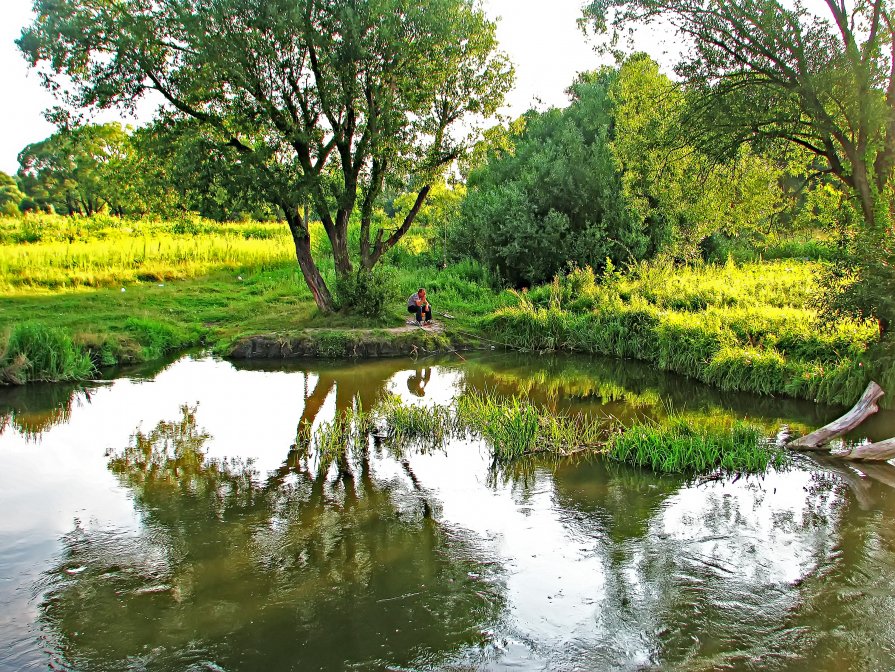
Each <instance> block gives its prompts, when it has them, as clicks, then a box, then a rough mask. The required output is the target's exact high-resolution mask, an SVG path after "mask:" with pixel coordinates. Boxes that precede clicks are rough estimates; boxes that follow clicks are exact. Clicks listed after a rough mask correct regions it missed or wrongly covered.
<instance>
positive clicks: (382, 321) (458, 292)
mask: <svg viewBox="0 0 895 672" xmlns="http://www.w3.org/2000/svg"><path fill="white" fill-rule="evenodd" d="M313 233H314V236H313V244H314V247H315V249H316V250H317V257H318V259H319V261H320V268H321V271H322V273H323V275H324V277H325V279H326V280H327V283H328V284H329V285H330V286H331V287H333V288H335V273H334V270H333V266H332V260H331V256H330V255H329V250H328V245H327V241H326V239H325V236H324V235H323V234H322V231H320V230H318V229H317V228H315V229H314V231H313ZM427 249H428V248H427V243H426V242H425V239H423V238H421V237H419V236H409V237H407V238H406V239H405V241H403V244H402V245H400V246H399V247H397V248H396V249H394V250H393V251H392V253H391V254H390V258H389V260H388V263H389V265H390V266H391V276H392V278H391V279H392V283H393V286H392V289H393V292H394V298H393V301H392V306H391V308H390V309H389V310H388V311H387V312H386V314H384V315H382V316H380V317H378V318H369V317H364V316H358V315H345V314H336V315H322V314H320V313H319V312H318V311H317V308H316V306H315V304H314V302H313V300H312V297H311V294H310V291H309V290H308V288H307V285H306V284H305V282H304V279H303V278H302V275H301V273H300V271H299V269H298V267H297V264H296V262H295V259H294V250H293V248H292V242H291V238H290V236H289V232H288V229H287V228H286V226H285V225H284V224H278V223H256V222H250V223H244V224H242V223H235V224H218V223H216V222H208V221H204V220H200V219H196V218H188V219H184V220H181V221H173V222H164V221H158V220H152V219H149V220H138V221H129V220H120V219H117V218H113V217H107V216H103V215H99V216H95V217H91V218H77V217H76V218H69V217H61V216H50V215H36V216H29V217H25V218H7V219H2V218H0V374H2V378H0V380H2V381H5V382H24V381H29V380H69V379H79V378H81V379H83V378H84V377H89V375H92V372H93V367H87V368H85V367H84V366H81V365H80V364H79V365H77V366H74V365H73V366H71V367H66V370H64V371H60V370H58V369H57V368H51V369H44V368H42V366H41V361H42V360H46V359H47V358H56V359H60V358H64V357H65V356H66V355H65V353H66V352H67V351H68V350H69V349H71V350H72V351H73V352H75V353H78V354H79V356H81V357H82V358H83V357H87V358H89V361H90V363H92V365H93V366H94V367H102V366H112V365H115V364H124V363H135V362H143V361H151V360H154V359H157V358H159V357H161V356H163V355H165V354H166V353H170V352H175V351H178V350H182V349H184V348H187V347H191V346H197V345H204V346H207V347H213V348H215V349H216V350H218V351H219V352H222V353H227V352H228V351H229V348H230V347H231V346H232V344H234V343H237V342H238V341H240V340H241V339H243V338H245V337H250V336H255V335H259V334H263V335H269V336H271V337H273V338H275V339H278V340H281V341H284V342H286V341H292V342H303V343H308V342H311V344H312V345H313V346H314V347H313V348H308V350H309V352H313V353H314V354H315V355H318V356H334V357H341V356H346V355H351V354H352V353H354V352H355V351H357V350H358V347H359V346H363V345H364V344H367V342H368V341H369V344H372V345H377V344H382V343H384V342H386V341H388V340H389V339H390V338H392V336H391V335H390V334H389V333H388V332H386V331H384V330H386V329H388V328H390V327H398V326H402V325H404V323H405V320H406V317H407V314H406V312H404V300H405V297H406V296H409V295H410V294H411V293H412V292H413V291H415V290H416V288H417V287H419V286H420V285H425V286H427V287H429V288H430V292H431V293H432V294H433V300H434V301H437V303H436V304H435V305H436V309H438V310H441V311H448V312H452V313H456V314H457V315H458V316H459V318H460V319H458V320H457V322H456V323H457V325H458V328H459V329H460V330H461V331H466V332H467V333H468V332H469V330H471V329H473V328H474V322H475V319H476V316H481V315H484V314H486V313H488V312H490V311H493V310H495V309H497V308H499V307H500V306H502V305H505V304H507V303H508V301H509V298H510V297H509V296H508V295H504V296H501V295H499V294H495V293H494V292H493V291H492V290H491V289H490V287H489V285H488V283H487V278H486V274H485V273H484V271H483V270H482V269H481V267H479V266H477V265H476V264H457V265H453V266H451V267H449V268H448V269H438V268H436V267H435V263H434V260H433V259H432V258H430V257H429V256H427V255H426V254H425V253H424V254H419V253H418V252H419V250H423V251H424V252H425V250H427ZM434 297H437V299H435V298H434ZM25 323H28V324H32V325H33V328H34V329H38V330H43V331H44V332H46V333H48V334H49V333H51V332H52V333H53V334H58V333H61V334H63V335H64V336H65V337H66V338H67V339H68V342H67V343H66V344H65V345H64V347H63V346H60V342H59V340H58V338H55V337H54V338H43V339H42V342H43V343H45V344H46V345H47V347H50V348H51V349H50V350H48V352H47V353H44V354H45V355H46V357H43V358H41V357H34V356H32V355H34V354H35V353H34V352H33V351H29V353H30V354H29V353H25V352H24V351H22V349H21V348H20V347H19V346H18V345H17V342H18V340H19V337H18V336H17V335H16V331H17V329H18V328H19V325H22V324H25ZM461 325H462V326H461ZM346 329H358V330H364V331H365V332H367V331H368V332H370V333H369V334H368V336H369V338H367V335H360V334H357V333H353V334H352V333H344V332H345V330H346ZM458 338H460V336H459V335H458ZM406 339H407V335H406V334H405V335H397V334H396V335H394V337H393V340H395V344H394V345H395V346H396V347H398V346H401V345H402V344H403V341H404V340H406ZM57 346H59V347H57ZM380 349H382V348H380ZM385 350H388V348H385ZM23 355H24V357H26V358H27V359H25V358H23ZM73 361H74V360H72V362H73ZM88 372H89V373H88Z"/></svg>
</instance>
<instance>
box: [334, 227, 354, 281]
mask: <svg viewBox="0 0 895 672" xmlns="http://www.w3.org/2000/svg"><path fill="white" fill-rule="evenodd" d="M350 218H351V213H350V211H348V212H346V211H343V210H340V211H339V212H338V214H337V215H336V225H335V227H334V228H333V231H332V233H331V234H330V236H329V242H330V243H331V244H332V248H333V261H334V262H335V265H336V277H338V278H339V279H342V278H346V277H348V276H349V275H351V271H352V270H353V269H352V267H351V256H350V255H349V254H348V222H349V220H350Z"/></svg>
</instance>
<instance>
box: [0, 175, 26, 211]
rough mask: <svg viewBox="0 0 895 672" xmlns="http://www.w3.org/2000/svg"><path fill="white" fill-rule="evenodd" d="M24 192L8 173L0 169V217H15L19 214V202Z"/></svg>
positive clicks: (23, 197)
mask: <svg viewBox="0 0 895 672" xmlns="http://www.w3.org/2000/svg"><path fill="white" fill-rule="evenodd" d="M24 199H25V194H23V193H22V192H21V190H20V189H19V185H18V183H17V182H16V181H15V180H14V179H13V178H12V177H10V176H9V175H7V174H6V173H4V172H3V171H0V217H15V216H17V215H18V214H19V212H20V210H19V204H20V203H21V202H22V201H23V200H24Z"/></svg>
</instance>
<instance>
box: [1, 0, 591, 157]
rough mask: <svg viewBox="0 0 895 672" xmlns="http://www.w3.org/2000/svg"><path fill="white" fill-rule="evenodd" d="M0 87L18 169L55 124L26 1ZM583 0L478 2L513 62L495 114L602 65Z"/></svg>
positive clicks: (8, 27) (9, 41)
mask: <svg viewBox="0 0 895 672" xmlns="http://www.w3.org/2000/svg"><path fill="white" fill-rule="evenodd" d="M0 3H2V6H0V91H3V92H4V94H5V95H4V98H5V99H6V100H7V101H8V102H7V104H6V105H5V106H3V108H2V110H3V112H2V116H3V123H2V124H0V170H2V171H4V172H6V173H9V174H13V173H15V172H16V170H18V160H17V158H16V157H17V156H18V153H19V152H20V151H21V150H22V149H23V148H24V147H25V146H26V145H28V144H30V143H32V142H36V141H38V140H42V139H44V138H46V137H47V136H48V135H50V134H51V133H52V132H53V130H54V127H53V126H52V125H51V124H50V123H48V122H47V121H46V120H45V119H44V118H43V114H42V113H43V111H44V110H45V109H47V108H49V107H52V106H53V105H54V104H55V101H54V99H53V96H51V95H50V94H49V93H48V92H47V91H45V90H44V89H43V88H42V87H41V85H40V80H39V79H38V77H37V74H36V73H35V72H29V69H28V66H27V64H26V63H25V60H24V59H23V58H22V56H21V54H20V53H19V50H18V48H17V47H16V46H15V44H14V41H15V39H16V38H18V36H19V34H20V33H21V29H22V27H24V26H25V25H27V24H29V23H30V22H31V20H32V17H33V14H32V12H31V4H32V0H0ZM582 4H583V0H551V1H550V2H549V3H545V2H543V0H484V2H483V5H484V8H485V11H486V12H487V13H488V15H489V16H490V17H491V18H493V19H498V18H499V21H498V24H497V37H498V40H499V41H500V45H501V49H502V50H503V51H504V52H506V53H507V54H509V56H510V58H511V59H512V61H513V62H514V63H515V65H516V85H515V87H514V89H513V90H512V91H511V92H510V93H509V94H508V95H507V105H506V107H505V108H504V109H503V110H502V112H503V113H504V114H506V115H509V116H513V117H515V116H518V115H519V114H522V113H523V112H524V111H525V110H527V109H529V108H530V107H538V108H543V107H551V106H564V105H565V104H567V102H568V99H567V97H566V94H565V89H566V88H567V87H568V86H569V84H570V83H571V82H572V80H573V79H574V78H575V75H576V74H577V73H578V72H581V71H584V70H592V69H594V68H597V67H599V66H600V65H601V64H602V63H605V62H606V60H605V58H602V57H600V56H598V55H597V53H596V52H595V51H594V48H593V44H592V43H589V42H588V41H587V40H586V38H585V36H584V35H583V34H582V33H581V31H580V30H579V29H578V25H577V20H578V18H579V16H580V15H581V6H582ZM153 111H154V110H153V106H150V105H144V106H143V108H142V109H141V110H140V112H139V116H138V118H137V119H134V118H133V117H128V116H126V115H122V114H120V113H117V112H115V111H106V112H103V113H102V115H101V116H100V117H99V118H98V119H97V121H111V120H115V119H120V120H122V121H123V122H126V123H130V124H135V125H136V124H139V123H141V122H145V121H148V120H149V118H151V116H152V112H153Z"/></svg>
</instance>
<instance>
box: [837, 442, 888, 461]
mask: <svg viewBox="0 0 895 672" xmlns="http://www.w3.org/2000/svg"><path fill="white" fill-rule="evenodd" d="M838 457H839V458H840V459H843V460H850V461H852V462H887V461H889V460H891V459H892V458H895V438H893V439H886V440H885V441H878V442H877V443H868V444H867V445H864V446H857V447H855V448H852V449H851V450H850V451H849V452H847V453H844V454H842V455H839V456H838Z"/></svg>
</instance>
